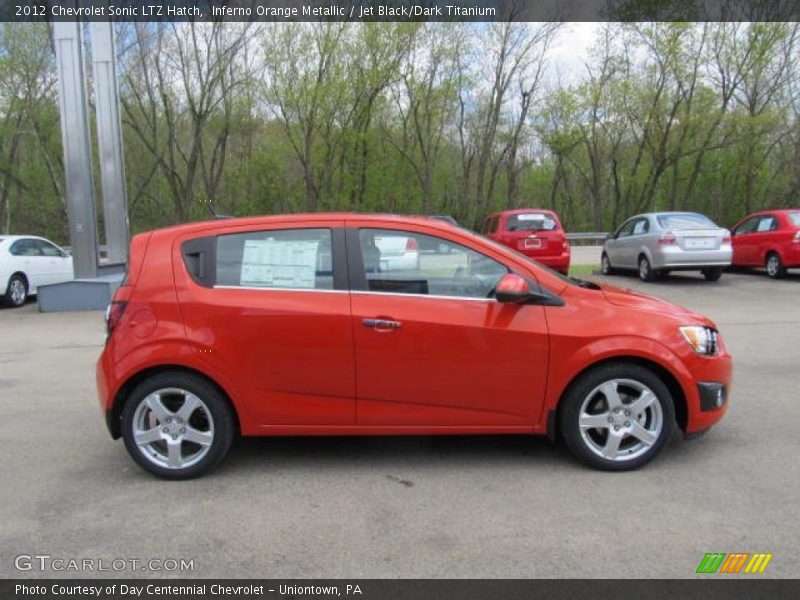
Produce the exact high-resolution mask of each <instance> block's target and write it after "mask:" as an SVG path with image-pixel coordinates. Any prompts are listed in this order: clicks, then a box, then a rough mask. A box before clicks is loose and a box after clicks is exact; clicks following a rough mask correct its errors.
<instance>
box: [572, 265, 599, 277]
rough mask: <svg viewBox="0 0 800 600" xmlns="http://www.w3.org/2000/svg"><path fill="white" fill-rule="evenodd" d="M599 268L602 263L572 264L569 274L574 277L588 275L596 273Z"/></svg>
mask: <svg viewBox="0 0 800 600" xmlns="http://www.w3.org/2000/svg"><path fill="white" fill-rule="evenodd" d="M599 270H600V265H570V267H569V274H570V275H571V276H573V277H586V276H587V275H594V272H595V271H599Z"/></svg>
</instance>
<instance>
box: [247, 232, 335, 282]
mask: <svg viewBox="0 0 800 600" xmlns="http://www.w3.org/2000/svg"><path fill="white" fill-rule="evenodd" d="M318 249H319V240H304V241H285V240H282V241H278V240H275V239H273V238H268V239H266V240H247V241H245V243H244V255H243V256H242V274H241V280H240V285H242V286H248V287H275V288H291V289H314V287H316V286H315V283H316V266H317V252H318Z"/></svg>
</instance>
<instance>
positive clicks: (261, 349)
mask: <svg viewBox="0 0 800 600" xmlns="http://www.w3.org/2000/svg"><path fill="white" fill-rule="evenodd" d="M341 225H342V223H341V222H330V221H318V222H316V221H311V222H309V221H303V222H301V223H296V224H291V223H283V224H270V225H269V226H264V227H257V228H252V227H251V228H249V229H246V230H243V229H242V228H241V226H239V227H238V228H234V229H230V230H227V231H224V232H223V233H221V234H220V235H215V236H209V237H205V238H195V239H190V240H185V241H183V243H182V244H180V255H179V257H178V258H177V260H178V261H179V262H182V263H183V264H178V265H176V281H177V282H178V286H177V287H178V298H179V302H180V306H181V312H182V314H183V317H184V322H185V325H186V335H187V338H188V339H189V340H190V342H193V343H194V344H195V345H196V346H197V347H198V349H199V351H200V352H203V353H204V360H207V361H209V362H210V363H211V364H212V366H214V367H216V369H217V370H219V371H220V372H224V373H229V374H234V375H235V385H236V386H237V388H238V390H239V393H240V394H241V396H242V397H243V399H244V401H245V402H246V405H247V407H248V409H249V410H250V412H251V414H252V416H253V417H254V418H255V419H256V420H257V421H258V422H260V423H261V424H262V425H284V424H292V425H303V424H309V425H329V424H352V423H354V422H355V364H354V357H353V329H352V326H351V317H350V297H349V294H348V291H347V272H346V258H345V254H344V233H343V231H342V229H341V227H340V226H341Z"/></svg>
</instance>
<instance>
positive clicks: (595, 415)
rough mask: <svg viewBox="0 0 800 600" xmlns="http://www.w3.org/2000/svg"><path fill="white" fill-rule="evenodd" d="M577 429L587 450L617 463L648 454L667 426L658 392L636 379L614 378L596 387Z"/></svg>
mask: <svg viewBox="0 0 800 600" xmlns="http://www.w3.org/2000/svg"><path fill="white" fill-rule="evenodd" d="M578 426H579V428H580V435H581V439H582V440H583V442H584V444H585V445H586V447H587V448H588V449H589V450H590V451H591V452H593V453H594V454H596V455H597V456H599V457H601V458H603V459H605V460H610V461H614V462H624V461H628V460H633V459H635V458H637V457H639V456H642V455H644V454H646V453H647V452H648V451H649V450H650V448H651V447H652V446H653V445H654V444H655V443H656V441H657V440H658V439H659V436H660V435H661V431H662V429H663V427H664V413H663V411H662V409H661V404H660V403H659V401H658V398H657V397H656V395H655V393H654V392H653V391H652V390H651V389H650V388H649V387H647V386H646V385H644V384H643V383H641V382H639V381H635V380H633V379H611V380H609V381H606V382H604V383H602V384H600V385H598V386H597V387H595V388H594V389H593V390H592V391H591V392H589V394H587V396H586V397H585V398H584V400H583V403H582V404H581V408H580V412H579V416H578Z"/></svg>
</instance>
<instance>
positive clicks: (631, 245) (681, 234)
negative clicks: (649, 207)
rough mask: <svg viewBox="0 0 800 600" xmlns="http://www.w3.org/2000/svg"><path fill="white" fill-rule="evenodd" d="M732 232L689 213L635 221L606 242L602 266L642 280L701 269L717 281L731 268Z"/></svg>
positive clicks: (649, 215) (606, 271)
mask: <svg viewBox="0 0 800 600" xmlns="http://www.w3.org/2000/svg"><path fill="white" fill-rule="evenodd" d="M731 255H732V250H731V234H730V232H729V231H728V230H727V229H724V228H722V227H719V226H717V225H716V224H715V223H714V222H713V221H712V220H711V219H709V218H708V217H706V216H704V215H701V214H698V213H690V212H659V213H646V214H641V215H636V216H635V217H631V218H630V219H628V220H627V221H625V223H623V224H622V226H621V227H620V228H619V229H617V231H616V232H614V233H612V234H610V235H609V236H608V238H607V239H606V241H605V243H604V244H603V254H602V258H601V268H602V271H603V274H605V275H608V274H611V273H613V272H614V271H615V270H617V269H626V270H636V271H638V272H639V277H640V278H641V279H642V280H643V281H653V280H655V279H656V278H658V277H659V276H662V277H663V276H666V275H667V274H669V272H670V271H700V272H702V273H703V276H704V277H705V278H706V279H707V280H708V281H717V280H718V279H719V278H720V276H721V275H722V270H723V269H724V268H725V267H727V266H730V264H731Z"/></svg>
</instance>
